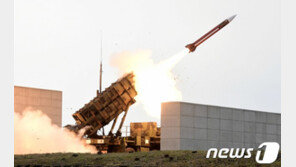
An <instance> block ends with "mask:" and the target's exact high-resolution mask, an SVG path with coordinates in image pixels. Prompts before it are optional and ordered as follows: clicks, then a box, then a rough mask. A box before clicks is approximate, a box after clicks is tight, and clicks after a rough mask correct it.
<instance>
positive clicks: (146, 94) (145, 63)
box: [110, 49, 188, 118]
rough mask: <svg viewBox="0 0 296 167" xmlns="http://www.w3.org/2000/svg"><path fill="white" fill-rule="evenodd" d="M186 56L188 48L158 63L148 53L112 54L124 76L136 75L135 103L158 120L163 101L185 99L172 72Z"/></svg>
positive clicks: (113, 60)
mask: <svg viewBox="0 0 296 167" xmlns="http://www.w3.org/2000/svg"><path fill="white" fill-rule="evenodd" d="M187 53H188V50H187V49H186V50H183V51H182V52H180V53H178V54H176V55H174V56H172V57H170V58H168V59H166V60H164V61H161V62H159V63H155V62H154V61H153V60H152V59H151V58H150V55H151V52H149V51H137V52H122V53H118V54H115V55H113V56H112V58H111V62H110V64H111V66H113V67H116V68H117V69H118V70H119V72H120V74H121V75H122V74H124V73H129V72H133V73H134V74H135V88H136V90H137V92H138V95H137V96H136V100H137V101H138V102H139V103H141V104H143V106H144V109H145V110H146V111H147V112H148V114H149V115H151V116H154V117H156V118H159V117H160V110H161V103H162V102H166V101H178V100H182V94H181V92H180V91H179V90H178V89H177V88H176V81H175V80H174V75H173V74H172V72H171V70H172V68H173V67H174V66H175V65H176V64H177V63H178V62H179V61H180V60H181V59H182V58H183V57H184V56H185V55H186V54H187Z"/></svg>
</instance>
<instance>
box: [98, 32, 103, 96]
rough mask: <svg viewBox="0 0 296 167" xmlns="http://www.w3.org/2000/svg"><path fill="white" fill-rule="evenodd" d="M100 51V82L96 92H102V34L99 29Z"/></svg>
mask: <svg viewBox="0 0 296 167" xmlns="http://www.w3.org/2000/svg"><path fill="white" fill-rule="evenodd" d="M100 53H101V55H100V56H101V57H100V84H99V91H98V94H99V93H102V75H103V63H102V62H103V35H102V31H101V50H100Z"/></svg>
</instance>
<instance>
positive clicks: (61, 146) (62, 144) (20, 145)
mask: <svg viewBox="0 0 296 167" xmlns="http://www.w3.org/2000/svg"><path fill="white" fill-rule="evenodd" d="M81 134H82V133H81ZM55 152H80V153H87V152H88V153H95V152H96V149H95V148H94V147H93V146H90V145H86V144H85V141H84V140H83V139H81V135H80V136H79V135H78V136H77V135H75V134H74V133H73V132H70V131H68V130H67V129H62V128H60V127H58V126H56V125H54V124H52V123H51V119H50V118H49V117H48V116H47V115H45V114H43V113H42V112H41V111H39V110H37V111H33V110H30V109H27V110H25V111H23V112H22V113H21V114H20V113H14V154H32V153H55Z"/></svg>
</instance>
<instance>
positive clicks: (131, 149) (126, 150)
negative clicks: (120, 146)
mask: <svg viewBox="0 0 296 167" xmlns="http://www.w3.org/2000/svg"><path fill="white" fill-rule="evenodd" d="M125 152H128V153H134V152H136V151H135V149H133V148H132V147H127V148H126V149H125Z"/></svg>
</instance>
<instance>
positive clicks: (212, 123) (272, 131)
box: [161, 102, 281, 150]
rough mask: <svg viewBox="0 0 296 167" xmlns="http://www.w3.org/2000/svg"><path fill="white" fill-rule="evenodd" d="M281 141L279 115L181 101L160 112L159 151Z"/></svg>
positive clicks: (246, 145) (248, 145)
mask: <svg viewBox="0 0 296 167" xmlns="http://www.w3.org/2000/svg"><path fill="white" fill-rule="evenodd" d="M267 141H275V142H279V143H280V142H281V115H280V114H277V113H267V112H261V111H251V110H243V109H234V108H226V107H217V106H208V105H200V104H192V103H184V102H167V103H163V104H162V109H161V150H207V149H209V148H212V147H215V148H221V147H228V148H231V147H232V148H241V147H253V148H256V147H258V146H259V144H261V143H262V142H267Z"/></svg>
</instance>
